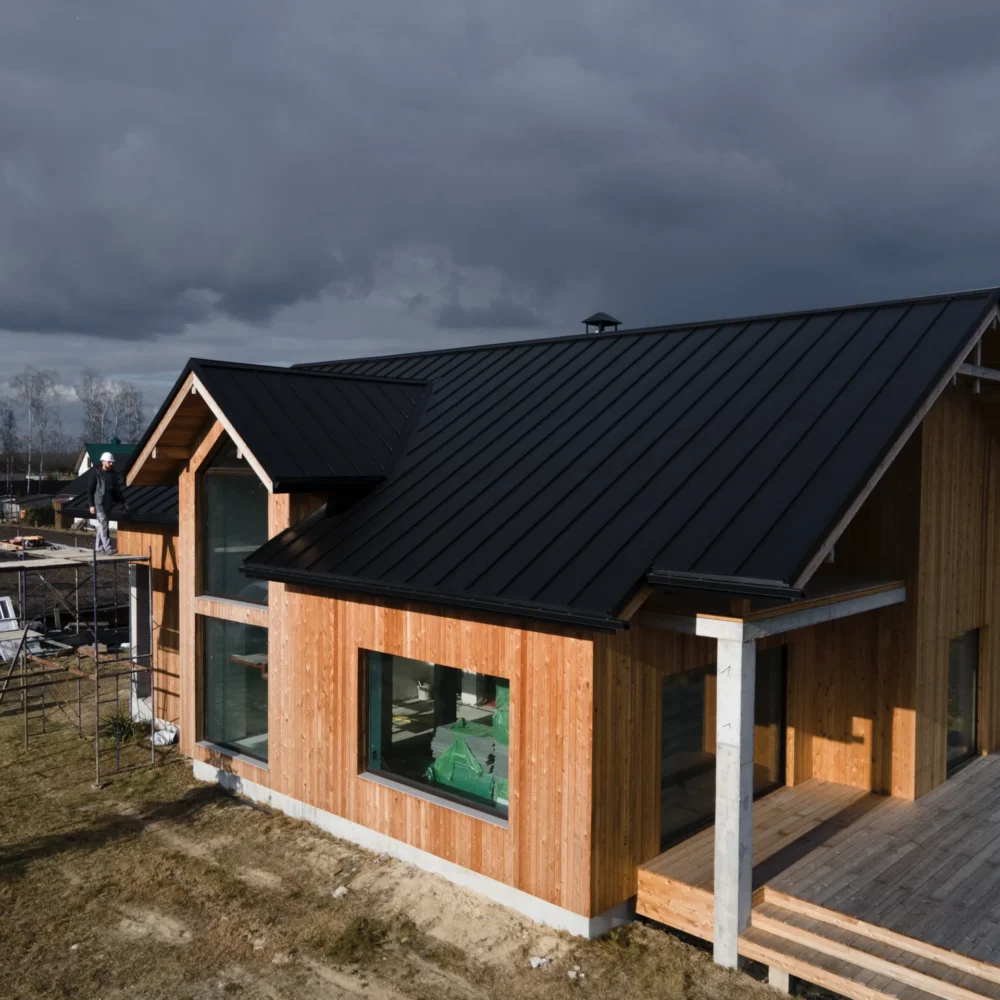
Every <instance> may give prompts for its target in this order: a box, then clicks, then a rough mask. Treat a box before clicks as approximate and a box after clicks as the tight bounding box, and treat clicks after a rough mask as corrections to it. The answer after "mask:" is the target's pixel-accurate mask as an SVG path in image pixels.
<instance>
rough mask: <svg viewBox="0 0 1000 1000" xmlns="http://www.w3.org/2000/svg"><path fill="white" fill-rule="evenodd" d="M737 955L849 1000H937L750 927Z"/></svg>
mask: <svg viewBox="0 0 1000 1000" xmlns="http://www.w3.org/2000/svg"><path fill="white" fill-rule="evenodd" d="M740 954H741V955H743V956H745V957H746V958H751V959H753V960H754V961H755V962H761V963H763V964H764V965H768V966H775V967H777V968H779V969H783V970H784V971H785V972H787V973H789V974H790V975H793V976H795V977H797V978H798V979H804V980H805V981H806V982H808V983H814V984H815V985H817V986H822V987H824V989H828V990H832V991H833V992H834V993H840V994H842V995H843V996H845V997H850V998H851V1000H887V998H891V1000H938V998H937V996H936V995H935V994H933V993H927V992H924V991H923V990H920V989H917V988H916V987H914V986H910V985H909V984H908V983H904V982H902V981H901V980H898V979H893V978H892V977H890V976H879V975H877V974H875V973H873V972H872V971H871V970H870V969H865V968H862V967H861V966H859V965H854V964H853V963H851V962H846V961H844V960H843V959H840V958H836V957H834V956H833V955H829V954H827V953H826V952H823V951H817V950H816V949H813V948H808V947H806V946H805V945H802V944H799V943H797V942H795V941H792V940H790V939H788V938H786V937H780V936H778V935H776V934H771V933H769V932H768V931H764V930H761V929H760V928H759V927H750V928H749V929H748V930H746V931H745V932H744V933H743V934H742V935H741V936H740Z"/></svg>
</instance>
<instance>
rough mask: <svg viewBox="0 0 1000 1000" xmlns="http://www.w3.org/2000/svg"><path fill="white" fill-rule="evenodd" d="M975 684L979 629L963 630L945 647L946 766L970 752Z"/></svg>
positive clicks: (974, 748)
mask: <svg viewBox="0 0 1000 1000" xmlns="http://www.w3.org/2000/svg"><path fill="white" fill-rule="evenodd" d="M978 688H979V630H978V629H973V630H972V631H971V632H963V633H962V634H961V635H958V636H955V638H954V639H952V640H951V644H950V646H949V649H948V768H949V769H951V768H953V767H956V766H958V765H959V764H962V763H964V762H965V761H967V760H968V759H969V758H970V757H972V756H974V755H975V753H976V751H977V749H978V746H977V733H976V708H977V705H976V702H977V694H978Z"/></svg>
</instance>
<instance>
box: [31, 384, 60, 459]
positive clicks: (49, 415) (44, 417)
mask: <svg viewBox="0 0 1000 1000" xmlns="http://www.w3.org/2000/svg"><path fill="white" fill-rule="evenodd" d="M61 431H62V421H61V420H60V419H59V414H58V413H56V412H55V411H54V410H53V409H52V406H51V393H50V397H49V400H47V401H46V405H44V406H42V407H40V408H39V410H38V416H37V418H36V419H35V433H36V434H37V435H38V478H39V479H42V478H44V476H45V452H46V450H47V449H49V448H51V447H52V438H53V437H54V436H55V437H58V435H59V434H60V433H61Z"/></svg>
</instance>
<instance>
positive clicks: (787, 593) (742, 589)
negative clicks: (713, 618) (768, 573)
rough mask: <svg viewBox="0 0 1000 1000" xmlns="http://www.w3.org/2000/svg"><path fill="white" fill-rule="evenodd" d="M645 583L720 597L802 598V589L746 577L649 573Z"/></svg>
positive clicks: (670, 572) (791, 599) (775, 581)
mask: <svg viewBox="0 0 1000 1000" xmlns="http://www.w3.org/2000/svg"><path fill="white" fill-rule="evenodd" d="M646 581H647V582H648V583H649V584H651V585H652V586H654V587H673V588H674V589H675V590H711V591H714V592H716V593H724V594H746V595H747V596H749V597H777V598H779V599H781V600H786V601H794V600H799V599H801V598H802V597H803V596H805V595H804V591H803V590H802V588H800V587H793V586H792V585H791V584H790V583H787V582H786V581H784V580H758V579H755V578H753V577H747V576H716V575H714V574H712V573H685V572H679V571H674V570H665V569H653V570H650V571H649V572H648V573H647V574H646Z"/></svg>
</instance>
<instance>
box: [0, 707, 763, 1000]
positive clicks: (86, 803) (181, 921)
mask: <svg viewBox="0 0 1000 1000" xmlns="http://www.w3.org/2000/svg"><path fill="white" fill-rule="evenodd" d="M51 718H54V716H50V719H51ZM51 728H52V727H51V726H50V729H51ZM21 734H22V731H21V719H20V718H19V717H17V716H14V717H8V718H0V915H2V916H0V920H2V928H0V930H2V933H0V969H2V970H3V975H2V976H0V994H2V995H3V996H5V997H7V996H9V997H17V998H25V1000H27V998H50V997H52V998H55V997H59V998H64V997H86V998H88V1000H96V998H103V1000H113V998H119V997H163V998H171V1000H182V998H199V1000H201V998H207V997H220V996H234V997H245V998H251V1000H256V998H269V1000H278V998H296V1000H313V998H319V997H368V998H374V1000H399V998H404V997H412V998H427V1000H431V998H434V1000H450V998H459V997H479V998H481V997H487V998H492V997H496V998H504V1000H522V998H529V997H542V998H549V1000H557V998H564V997H565V998H569V997H578V996H587V997H593V998H598V1000H609V998H619V997H632V998H638V1000H643V998H653V997H656V998H662V997H677V998H687V1000H715V998H723V997H726V998H732V1000H740V998H744V997H745V998H746V1000H760V998H768V997H773V996H774V994H773V993H772V992H770V991H767V992H763V991H765V990H767V988H766V987H763V986H760V985H759V984H757V983H755V982H754V981H753V980H751V979H750V978H749V977H747V976H743V975H740V974H734V973H726V972H724V971H722V970H720V969H717V968H715V967H714V966H712V965H711V964H710V963H709V962H708V960H707V958H706V956H705V955H704V954H703V953H702V952H700V951H698V950H695V949H693V948H690V947H688V946H686V945H684V944H682V943H681V942H680V941H678V940H677V939H676V938H673V937H671V936H669V935H667V934H664V933H661V932H659V931H656V930H653V929H651V928H648V927H645V926H642V925H638V924H637V925H633V926H632V927H631V928H630V929H628V930H626V931H624V932H619V933H616V934H615V935H614V936H613V937H612V938H610V939H608V940H604V941H596V942H582V941H578V940H575V939H571V938H568V937H566V936H565V935H561V934H556V933H554V932H551V931H546V930H545V929H543V928H538V927H536V926H535V925H533V924H530V923H528V922H527V921H524V920H522V919H521V918H519V917H517V916H516V915H513V914H511V913H510V912H509V911H507V910H503V909H501V908H500V907H497V906H495V905H494V904H491V903H489V902H487V901H485V900H483V899H482V898H481V897H478V896H475V895H474V894H471V893H467V892H465V891H464V890H461V889H458V888H456V887H454V886H451V885H449V884H447V883H444V882H442V881H441V880H439V879H437V878H435V877H434V876H431V875H427V874H425V873H423V872H418V871H416V870H415V869H412V868H409V867H408V866H405V865H401V864H399V863H398V862H395V861H390V860H388V859H386V858H381V857H378V856H375V855H371V854H368V853H366V852H364V851H361V850H359V849H357V848H354V847H352V846H350V845H347V844H344V843H342V842H339V841H336V840H334V839H332V838H330V837H327V836H326V835H324V834H322V833H320V832H319V831H316V830H314V829H312V828H311V827H308V826H306V825H304V824H301V823H297V822H294V821H292V820H289V819H287V818H285V817H283V816H279V815H274V814H271V813H269V812H267V811H265V810H261V809H259V808H255V807H253V806H251V805H248V804H246V803H243V802H240V801H237V800H234V799H231V798H228V797H226V796H225V795H223V794H221V793H220V792H218V791H217V790H216V789H214V788H211V787H208V786H205V785H200V784H196V783H195V782H194V781H193V779H192V777H191V773H190V769H189V767H188V766H187V765H186V764H185V762H184V761H183V760H182V759H181V758H180V757H179V756H178V755H177V754H176V751H172V750H168V751H165V752H164V753H163V755H162V756H161V757H160V760H159V766H158V767H157V768H156V770H150V769H148V768H145V769H143V768H142V767H141V766H139V765H141V764H143V763H144V762H146V761H147V759H148V756H147V755H148V752H149V750H148V745H146V747H145V748H144V747H143V741H141V740H137V741H135V742H134V743H131V744H128V745H126V747H125V748H124V750H123V763H125V764H126V765H133V764H134V765H137V767H136V769H135V770H133V771H132V772H131V773H127V774H124V775H120V776H117V777H115V778H114V779H113V780H112V781H111V783H110V784H109V785H108V786H107V787H105V788H103V789H95V788H93V787H92V784H91V783H92V780H93V757H92V753H93V750H92V745H91V744H88V743H87V742H85V741H82V740H80V739H79V738H78V737H77V736H76V734H75V730H71V729H69V728H68V726H66V725H65V724H64V725H63V728H62V729H61V730H60V731H50V732H49V733H47V734H46V735H44V736H41V735H39V736H34V735H33V736H32V740H31V747H30V749H29V751H28V752H27V753H25V752H24V751H23V750H22V746H21V738H22V736H21ZM106 760H107V763H108V766H109V767H110V766H111V765H112V763H113V757H110V756H109V757H107V758H106ZM341 887H346V889H347V892H346V893H344V892H342V891H341V892H336V891H337V890H338V889H340V888H341ZM335 892H336V895H335ZM532 955H543V956H545V957H550V958H551V962H550V963H549V964H548V965H545V966H543V967H542V968H540V969H537V970H533V969H531V967H530V964H529V961H528V959H529V958H530V956H532ZM575 967H578V968H579V970H580V972H582V973H583V974H584V975H583V977H582V978H576V979H571V978H569V976H568V975H567V974H568V972H569V971H572V970H574V968H575Z"/></svg>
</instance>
